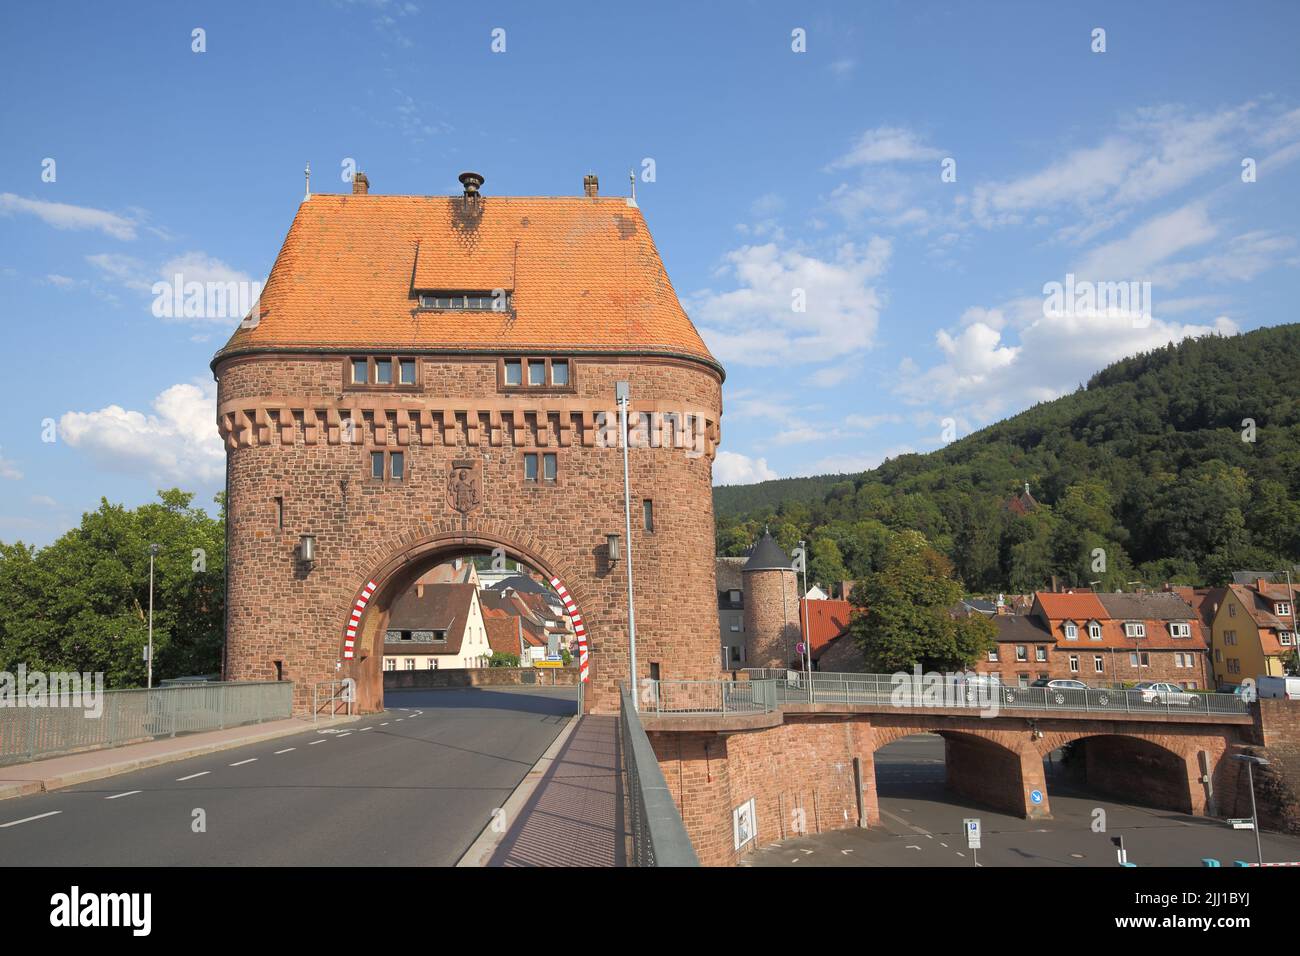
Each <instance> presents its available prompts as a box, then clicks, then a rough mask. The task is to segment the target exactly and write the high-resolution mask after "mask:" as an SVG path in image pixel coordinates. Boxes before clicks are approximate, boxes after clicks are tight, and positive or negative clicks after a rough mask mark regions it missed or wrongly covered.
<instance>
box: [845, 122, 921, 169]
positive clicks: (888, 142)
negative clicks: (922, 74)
mask: <svg viewBox="0 0 1300 956" xmlns="http://www.w3.org/2000/svg"><path fill="white" fill-rule="evenodd" d="M941 156H943V151H942V150H938V149H935V148H934V147H932V146H926V145H924V144H922V142H921V140H920V138H919V137H918V136H917V135H916V133H915V132H913V131H912V130H910V129H904V128H903V127H899V126H877V127H876V128H875V129H869V130H867V131H866V132H864V133H862V135H860V136H859V137H858V139H857V141H856V142H855V143H854V144H853V146H852V147H850V149H849V151H848V152H847V153H845V154H844V155H843V156H841V157H840V158H839V159H836V160H834V161H833V162H831V164H830V165H829V166H828V167H827V168H828V169H849V168H852V167H854V166H866V165H869V164H875V163H909V162H918V161H920V160H927V159H930V160H932V159H938V158H940V157H941Z"/></svg>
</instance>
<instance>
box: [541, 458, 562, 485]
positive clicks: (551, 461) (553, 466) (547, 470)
mask: <svg viewBox="0 0 1300 956" xmlns="http://www.w3.org/2000/svg"><path fill="white" fill-rule="evenodd" d="M558 469H559V461H558V460H557V459H556V457H555V453H554V452H548V453H546V454H544V455H542V480H543V481H554V480H555V476H556V473H557V471H558Z"/></svg>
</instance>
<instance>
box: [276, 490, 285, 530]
mask: <svg viewBox="0 0 1300 956" xmlns="http://www.w3.org/2000/svg"><path fill="white" fill-rule="evenodd" d="M275 526H276V527H277V528H279V529H280V530H281V531H283V530H284V498H282V497H278V496H277V497H276V499H275Z"/></svg>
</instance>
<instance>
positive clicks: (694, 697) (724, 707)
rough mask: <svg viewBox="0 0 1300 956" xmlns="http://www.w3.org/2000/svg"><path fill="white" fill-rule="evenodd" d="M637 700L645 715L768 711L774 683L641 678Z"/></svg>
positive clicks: (772, 706)
mask: <svg viewBox="0 0 1300 956" xmlns="http://www.w3.org/2000/svg"><path fill="white" fill-rule="evenodd" d="M637 703H638V705H639V708H640V710H641V712H642V713H645V714H679V715H686V714H770V713H771V712H772V711H774V710H776V708H777V705H778V698H777V682H776V681H752V680H739V681H716V680H643V681H642V682H641V688H640V697H639V698H638V700H637Z"/></svg>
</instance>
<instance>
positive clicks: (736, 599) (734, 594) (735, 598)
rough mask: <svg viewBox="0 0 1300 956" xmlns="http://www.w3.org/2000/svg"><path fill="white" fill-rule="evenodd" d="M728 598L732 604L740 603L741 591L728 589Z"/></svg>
mask: <svg viewBox="0 0 1300 956" xmlns="http://www.w3.org/2000/svg"><path fill="white" fill-rule="evenodd" d="M727 600H728V601H730V602H731V603H732V604H739V603H740V592H739V591H728V592H727Z"/></svg>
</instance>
